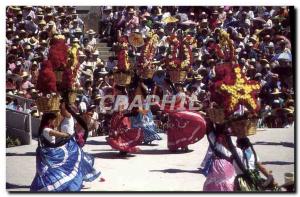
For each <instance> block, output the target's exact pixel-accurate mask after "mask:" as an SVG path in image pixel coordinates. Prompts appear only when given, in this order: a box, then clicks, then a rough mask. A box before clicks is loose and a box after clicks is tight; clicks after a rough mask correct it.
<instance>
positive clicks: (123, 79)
mask: <svg viewBox="0 0 300 197" xmlns="http://www.w3.org/2000/svg"><path fill="white" fill-rule="evenodd" d="M114 80H115V82H116V84H118V85H119V86H125V85H129V84H130V82H131V75H130V74H129V73H124V72H116V73H114Z"/></svg>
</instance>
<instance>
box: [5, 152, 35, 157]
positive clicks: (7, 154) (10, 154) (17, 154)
mask: <svg viewBox="0 0 300 197" xmlns="http://www.w3.org/2000/svg"><path fill="white" fill-rule="evenodd" d="M35 155H36V152H26V153H6V156H35Z"/></svg>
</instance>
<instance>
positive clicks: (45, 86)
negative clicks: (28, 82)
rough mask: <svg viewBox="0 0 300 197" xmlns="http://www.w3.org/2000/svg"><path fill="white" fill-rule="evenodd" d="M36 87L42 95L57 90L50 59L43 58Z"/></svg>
mask: <svg viewBox="0 0 300 197" xmlns="http://www.w3.org/2000/svg"><path fill="white" fill-rule="evenodd" d="M37 89H38V90H39V91H40V92H41V93H42V94H44V95H46V94H51V93H55V92H57V88H56V77H55V74H54V72H53V66H52V63H51V61H50V60H44V61H43V63H42V67H41V70H40V71H39V76H38V80H37Z"/></svg>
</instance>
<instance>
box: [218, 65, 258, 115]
mask: <svg viewBox="0 0 300 197" xmlns="http://www.w3.org/2000/svg"><path fill="white" fill-rule="evenodd" d="M231 76H232V77H228V78H224V79H223V80H220V81H217V82H216V83H215V88H216V90H217V92H218V93H219V94H221V95H222V96H223V98H225V99H224V108H225V112H226V114H227V115H230V114H232V113H233V112H234V111H236V110H238V109H239V106H240V105H245V106H246V107H247V108H248V110H249V111H252V112H257V111H258V110H259V105H258V104H257V93H258V92H259V90H260V85H259V84H258V83H257V82H256V81H251V80H247V79H246V77H245V76H244V74H243V73H242V71H241V68H240V66H239V65H234V66H233V68H232V75H231Z"/></svg>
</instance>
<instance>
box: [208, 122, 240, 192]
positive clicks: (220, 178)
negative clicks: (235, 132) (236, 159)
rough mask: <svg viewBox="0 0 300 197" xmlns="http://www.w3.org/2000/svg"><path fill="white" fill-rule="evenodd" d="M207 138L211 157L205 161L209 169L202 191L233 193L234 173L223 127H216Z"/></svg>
mask: <svg viewBox="0 0 300 197" xmlns="http://www.w3.org/2000/svg"><path fill="white" fill-rule="evenodd" d="M207 138H208V141H209V146H210V148H211V150H212V155H211V157H210V158H209V159H207V162H208V166H209V167H208V174H207V177H206V180H205V183H204V186H203V191H234V179H235V176H236V173H235V169H234V166H233V159H232V158H233V156H232V153H231V151H230V149H229V140H231V139H230V136H227V135H226V134H225V127H224V125H216V128H215V129H213V131H211V132H209V133H208V134H207Z"/></svg>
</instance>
